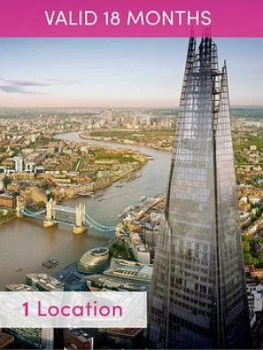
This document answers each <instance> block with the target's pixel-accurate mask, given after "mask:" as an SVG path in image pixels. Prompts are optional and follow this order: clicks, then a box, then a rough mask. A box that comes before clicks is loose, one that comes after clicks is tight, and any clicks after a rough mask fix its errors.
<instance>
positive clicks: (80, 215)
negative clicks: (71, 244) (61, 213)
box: [73, 203, 87, 235]
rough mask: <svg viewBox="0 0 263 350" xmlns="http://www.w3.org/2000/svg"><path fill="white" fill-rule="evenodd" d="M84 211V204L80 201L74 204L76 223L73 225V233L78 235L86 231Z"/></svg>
mask: <svg viewBox="0 0 263 350" xmlns="http://www.w3.org/2000/svg"><path fill="white" fill-rule="evenodd" d="M85 212H86V207H85V204H81V203H80V204H79V205H77V206H76V225H75V226H74V227H73V233H74V234H75V235H79V234H81V233H84V232H86V231H87V227H86V225H85Z"/></svg>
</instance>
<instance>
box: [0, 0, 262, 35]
mask: <svg viewBox="0 0 263 350" xmlns="http://www.w3.org/2000/svg"><path fill="white" fill-rule="evenodd" d="M191 28H193V29H194V32H195V35H196V36H201V35H202V34H203V33H204V31H205V30H207V29H208V30H209V31H210V32H211V35H212V36H213V37H263V1H262V0H249V1H248V0H152V1H151V0H1V4H0V36H1V37H189V34H190V31H191Z"/></svg>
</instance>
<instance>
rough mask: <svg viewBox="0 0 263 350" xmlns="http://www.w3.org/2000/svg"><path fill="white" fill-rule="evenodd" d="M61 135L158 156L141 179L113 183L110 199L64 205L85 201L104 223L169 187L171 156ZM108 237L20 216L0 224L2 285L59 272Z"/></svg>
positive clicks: (112, 221) (107, 192)
mask: <svg viewBox="0 0 263 350" xmlns="http://www.w3.org/2000/svg"><path fill="white" fill-rule="evenodd" d="M57 138H60V139H67V140H72V141H78V142H86V143H90V144H96V145H105V146H108V147H113V148H129V149H137V150H140V151H141V152H143V153H145V154H148V155H150V156H153V157H154V160H152V161H149V162H148V163H147V164H146V165H145V166H144V167H143V169H142V171H141V175H142V176H141V177H139V178H137V179H136V180H133V181H129V182H123V185H124V186H123V187H122V188H116V187H115V186H114V185H113V186H111V187H109V188H107V189H105V190H104V191H103V194H104V196H105V197H106V200H103V201H101V202H99V201H98V200H97V199H94V198H87V197H78V198H72V199H69V200H67V201H65V202H63V205H67V206H72V207H75V206H76V204H78V203H80V202H82V203H85V204H86V210H87V211H88V213H89V215H90V216H92V217H93V218H94V219H95V220H97V221H98V222H100V223H102V224H104V225H115V224H116V223H118V220H119V219H118V215H119V213H120V212H121V211H122V210H123V209H124V208H125V207H127V206H128V205H134V204H139V203H140V202H139V199H140V197H141V196H142V195H147V196H154V195H156V194H158V193H161V192H164V191H165V190H166V187H167V181H168V173H169V166H170V158H171V156H170V154H168V153H166V152H163V151H158V150H153V149H149V148H146V147H140V146H135V145H125V146H124V145H120V144H115V143H108V142H107V143H105V142H100V141H87V140H83V139H81V138H80V137H79V133H76V132H74V133H68V134H63V135H58V136H57ZM108 241H109V237H108V236H103V235H98V234H96V233H94V232H92V231H91V230H89V232H88V233H86V234H83V235H79V236H75V235H73V234H72V232H71V229H70V228H67V227H62V226H57V227H54V228H51V229H48V230H47V229H44V228H43V227H42V223H41V221H38V220H33V219H27V218H23V219H16V220H14V221H12V222H10V223H8V224H6V225H2V226H0V249H1V250H0V289H3V288H4V286H5V285H6V284H8V283H18V282H23V281H24V279H25V275H26V274H27V273H31V272H50V273H51V272H55V271H56V270H58V269H61V268H63V267H64V266H66V265H68V264H70V263H72V262H73V261H75V260H77V259H78V258H79V257H80V256H81V255H82V254H83V253H84V252H85V251H86V250H88V249H91V248H94V247H97V246H101V245H107V244H108ZM50 257H56V258H58V259H59V261H60V264H59V266H58V267H57V268H56V269H51V270H47V269H45V268H44V267H42V263H43V262H44V261H45V260H47V259H48V258H50Z"/></svg>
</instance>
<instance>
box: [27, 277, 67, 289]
mask: <svg viewBox="0 0 263 350" xmlns="http://www.w3.org/2000/svg"><path fill="white" fill-rule="evenodd" d="M26 283H27V284H28V285H29V286H32V287H35V288H37V289H38V290H40V291H44V292H52V291H54V292H62V291H63V290H64V283H62V282H60V281H59V280H57V279H56V278H55V277H53V276H51V275H47V274H46V273H29V274H28V275H26Z"/></svg>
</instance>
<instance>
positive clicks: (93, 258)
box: [77, 247, 109, 274]
mask: <svg viewBox="0 0 263 350" xmlns="http://www.w3.org/2000/svg"><path fill="white" fill-rule="evenodd" d="M108 265H109V249H108V248H105V247H100V248H94V249H91V250H88V251H87V252H86V253H84V254H83V255H82V257H81V258H80V259H79V261H78V266H77V270H78V271H79V272H81V273H88V274H93V273H99V272H102V271H103V270H105V269H106V268H107V266H108Z"/></svg>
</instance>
